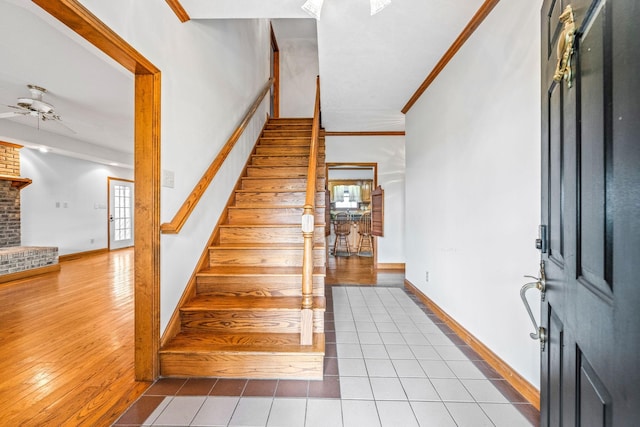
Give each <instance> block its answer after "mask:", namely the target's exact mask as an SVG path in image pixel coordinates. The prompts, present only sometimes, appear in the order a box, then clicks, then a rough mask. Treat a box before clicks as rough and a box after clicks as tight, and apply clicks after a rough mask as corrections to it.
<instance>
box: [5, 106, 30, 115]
mask: <svg viewBox="0 0 640 427" xmlns="http://www.w3.org/2000/svg"><path fill="white" fill-rule="evenodd" d="M7 107H9V108H14V109H16V110H20V111H24V112H25V113H27V112H28V111H29V109H28V108H25V107H21V106H19V105H7Z"/></svg>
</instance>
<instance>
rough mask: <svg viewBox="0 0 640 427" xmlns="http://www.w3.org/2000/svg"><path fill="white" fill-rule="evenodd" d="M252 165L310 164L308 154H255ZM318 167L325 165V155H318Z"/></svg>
mask: <svg viewBox="0 0 640 427" xmlns="http://www.w3.org/2000/svg"><path fill="white" fill-rule="evenodd" d="M251 166H307V167H308V166H309V159H308V158H307V156H298V157H296V156H253V157H252V158H251ZM318 167H324V157H320V156H318Z"/></svg>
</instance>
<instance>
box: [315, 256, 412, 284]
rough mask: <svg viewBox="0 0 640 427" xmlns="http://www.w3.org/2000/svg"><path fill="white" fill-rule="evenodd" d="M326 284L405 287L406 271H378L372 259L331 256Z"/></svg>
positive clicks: (328, 261) (328, 262)
mask: <svg viewBox="0 0 640 427" xmlns="http://www.w3.org/2000/svg"><path fill="white" fill-rule="evenodd" d="M325 283H326V284H327V285H381V286H393V285H395V286H403V285H404V270H379V269H376V268H375V267H374V264H373V258H371V257H366V256H358V255H351V256H348V257H344V256H338V257H334V256H333V255H329V258H328V260H327V277H326V279H325Z"/></svg>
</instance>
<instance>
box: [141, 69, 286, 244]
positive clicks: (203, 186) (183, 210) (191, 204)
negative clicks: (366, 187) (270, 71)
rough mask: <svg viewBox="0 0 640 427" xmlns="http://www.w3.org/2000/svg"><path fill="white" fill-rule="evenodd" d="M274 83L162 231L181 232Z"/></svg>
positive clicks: (271, 80)
mask: <svg viewBox="0 0 640 427" xmlns="http://www.w3.org/2000/svg"><path fill="white" fill-rule="evenodd" d="M272 84H273V78H270V79H269V80H268V81H267V83H266V84H265V85H264V87H263V88H262V91H261V92H260V94H258V96H257V97H256V99H255V101H254V102H253V105H251V107H249V110H247V113H246V114H245V115H244V117H243V118H242V121H241V122H240V124H239V125H238V127H237V128H236V130H235V131H234V132H233V133H232V134H231V136H230V137H229V139H228V140H227V142H226V143H225V144H224V146H223V147H222V149H221V150H220V152H219V153H218V155H217V156H216V158H215V159H213V162H211V164H210V165H209V167H208V168H207V170H206V171H205V173H204V174H203V175H202V178H200V180H199V181H198V183H197V184H196V185H195V187H193V190H192V191H191V194H189V196H187V199H186V200H185V201H184V203H183V204H182V206H181V207H180V209H178V212H176V214H175V216H174V217H173V219H172V220H171V222H165V223H164V224H162V226H161V229H162V233H164V234H177V233H179V232H180V230H181V229H182V227H183V226H184V224H185V223H186V222H187V219H189V215H191V212H193V210H194V209H195V207H196V206H197V205H198V202H199V201H200V198H201V197H202V195H203V194H204V192H205V191H206V190H207V188H208V187H209V184H211V181H213V178H215V176H216V174H217V173H218V171H219V170H220V168H221V167H222V165H223V164H224V161H225V160H226V158H227V156H228V155H229V153H231V150H233V147H234V146H235V144H236V142H238V140H239V139H240V136H241V135H242V133H243V132H244V130H245V129H246V128H247V125H248V124H249V121H250V120H251V119H252V118H253V115H254V114H255V112H256V110H257V109H258V107H259V106H260V104H261V103H262V100H263V99H264V97H265V96H266V95H267V93H269V89H270V88H271V85H272ZM136 193H137V192H136Z"/></svg>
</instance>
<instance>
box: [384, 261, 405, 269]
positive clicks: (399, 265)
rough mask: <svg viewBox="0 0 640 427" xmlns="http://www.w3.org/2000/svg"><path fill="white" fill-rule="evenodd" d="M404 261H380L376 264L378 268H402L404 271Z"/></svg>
mask: <svg viewBox="0 0 640 427" xmlns="http://www.w3.org/2000/svg"><path fill="white" fill-rule="evenodd" d="M404 265H405V264H404V262H381V263H380V264H378V267H377V268H378V270H402V271H404Z"/></svg>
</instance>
